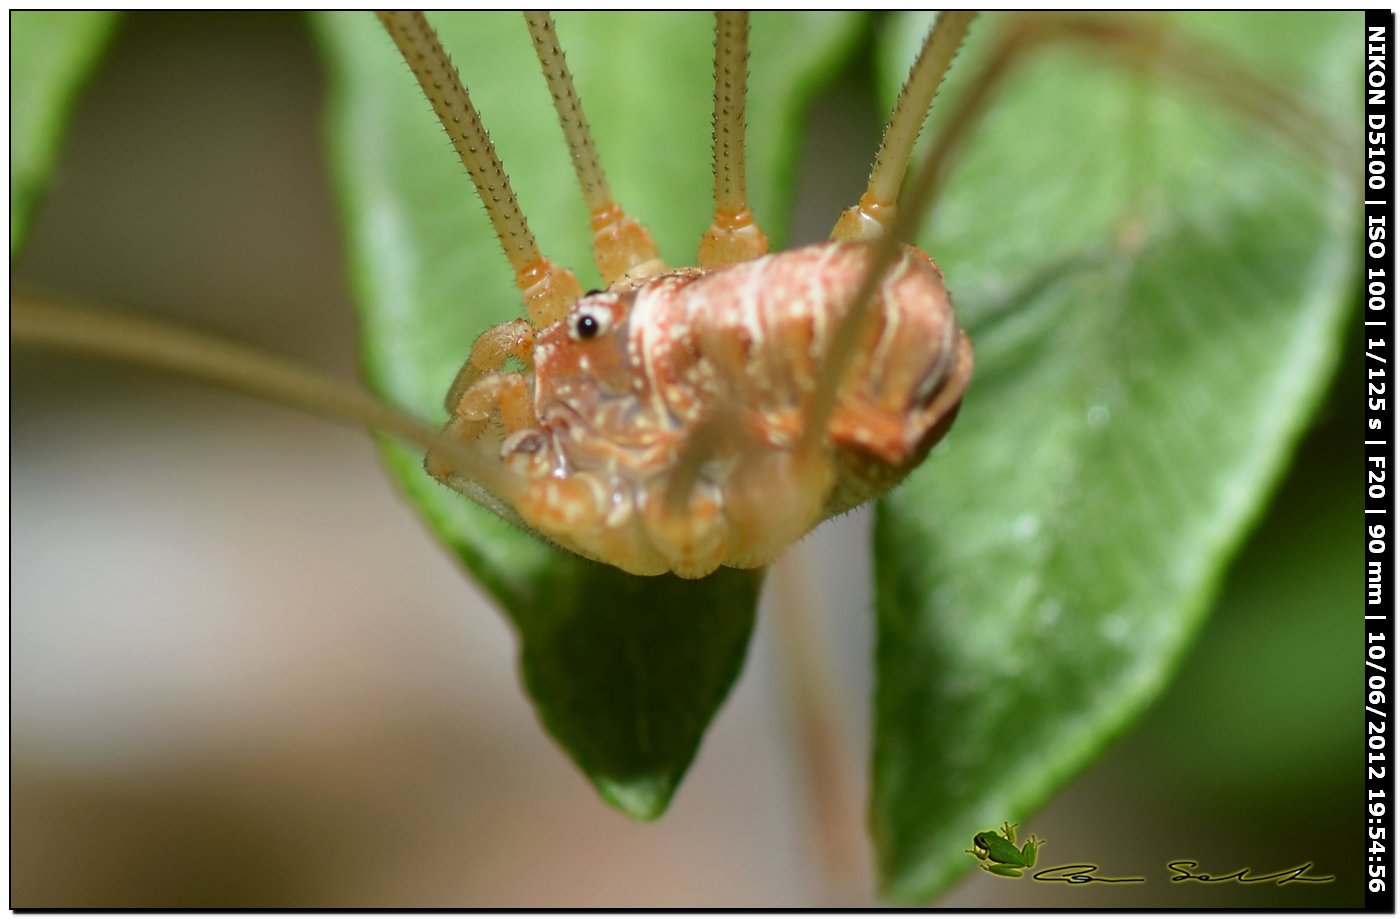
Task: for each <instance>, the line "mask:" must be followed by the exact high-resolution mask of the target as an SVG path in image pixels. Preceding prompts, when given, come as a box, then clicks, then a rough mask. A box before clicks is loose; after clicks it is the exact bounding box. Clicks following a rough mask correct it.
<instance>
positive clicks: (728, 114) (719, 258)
mask: <svg viewBox="0 0 1400 919" xmlns="http://www.w3.org/2000/svg"><path fill="white" fill-rule="evenodd" d="M748 82H749V14H748V13H746V12H733V11H729V12H719V13H716V14H715V127H714V129H715V220H714V223H713V224H711V226H710V228H709V229H708V230H706V231H705V235H704V237H703V238H702V239H701V240H700V265H701V266H702V267H705V268H716V267H719V266H721V265H732V264H734V263H735V262H742V261H747V260H748V259H751V258H757V257H758V256H760V255H763V254H764V253H765V252H767V251H768V237H766V236H764V235H763V231H762V230H761V229H759V227H758V224H757V223H755V222H754V218H753V212H752V211H750V210H749V202H748V189H747V187H746V184H745V178H744V97H745V94H746V93H747V91H748Z"/></svg>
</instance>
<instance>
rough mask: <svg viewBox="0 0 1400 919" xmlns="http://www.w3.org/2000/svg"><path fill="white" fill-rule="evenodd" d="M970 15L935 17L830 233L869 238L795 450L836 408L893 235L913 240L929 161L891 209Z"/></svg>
mask: <svg viewBox="0 0 1400 919" xmlns="http://www.w3.org/2000/svg"><path fill="white" fill-rule="evenodd" d="M976 15H977V14H976V13H975V12H969V11H944V12H941V13H939V14H938V18H937V19H936V20H935V21H934V23H933V27H932V28H931V29H929V32H928V35H927V37H926V38H925V39H924V46H923V49H922V50H921V51H920V52H919V58H918V60H917V61H915V63H914V66H913V68H912V70H911V71H910V74H909V79H908V81H907V82H906V83H905V86H904V89H903V90H901V92H900V98H899V102H898V103H897V104H896V107H895V112H894V114H893V115H892V116H891V117H890V124H889V126H888V127H887V128H886V130H885V137H884V140H883V141H881V144H880V152H879V154H877V156H876V159H875V166H874V168H873V169H872V170H871V175H870V182H869V184H868V186H867V188H866V191H865V193H864V194H863V195H862V196H861V200H860V203H859V204H857V205H856V206H855V207H853V208H850V209H849V210H847V211H846V212H845V213H843V214H842V215H841V219H840V220H838V221H837V224H836V228H835V229H834V230H833V231H832V234H831V235H832V238H833V239H837V240H842V239H849V240H873V241H874V242H875V247H874V250H873V252H872V255H871V260H870V264H869V267H868V268H867V270H866V274H865V277H864V278H863V279H862V280H861V285H860V288H859V289H858V290H857V292H856V294H855V298H854V300H853V301H852V303H851V308H850V309H849V310H848V311H847V312H846V315H844V316H843V317H842V318H841V321H840V323H838V324H837V326H836V330H835V332H834V333H833V335H832V338H831V341H832V345H831V348H830V349H829V350H828V351H827V354H826V357H825V359H824V360H823V362H822V366H821V371H820V373H819V374H818V376H817V387H816V389H815V390H814V391H813V393H812V398H811V401H810V402H809V403H808V409H807V420H806V423H805V426H804V428H803V431H802V437H801V440H800V442H799V446H798V452H799V454H807V453H810V452H811V451H813V450H815V449H816V448H817V447H818V445H819V444H820V443H821V439H822V438H823V437H824V435H825V432H826V425H827V422H828V421H830V419H831V416H832V414H833V413H834V412H835V411H836V403H837V395H838V392H839V389H840V385H841V380H842V377H844V376H845V373H846V368H847V367H849V366H850V363H851V360H852V359H853V358H854V357H855V353H856V345H857V343H858V339H859V335H858V332H859V330H860V328H861V326H862V325H863V324H864V322H865V319H866V316H867V315H868V314H869V312H870V307H871V304H872V303H873V302H874V299H875V290H876V288H877V287H879V285H880V282H881V280H882V279H883V277H884V274H885V272H886V271H887V270H888V269H889V268H890V266H891V265H893V264H894V262H895V259H896V258H897V257H898V256H899V251H900V245H901V240H905V239H912V238H913V236H914V231H915V229H916V228H917V226H918V221H919V220H920V219H921V218H922V215H923V212H924V208H925V207H926V206H927V204H928V201H929V199H930V196H931V195H932V191H933V187H934V182H935V179H936V177H937V176H936V172H935V169H934V166H935V164H934V163H932V162H931V161H930V159H929V158H928V157H926V158H925V161H924V162H923V163H922V164H921V167H920V169H919V172H918V175H917V177H916V179H915V182H914V187H913V188H912V189H911V191H910V195H909V196H908V198H907V200H906V202H905V207H904V208H903V209H899V208H897V207H896V200H897V198H898V195H899V188H900V185H901V184H902V183H903V180H904V173H905V171H906V170H907V168H908V165H909V158H910V154H911V152H912V150H913V147H914V141H915V140H916V139H917V138H918V134H919V129H920V127H921V126H922V125H923V122H924V119H925V118H926V117H927V115H928V109H929V108H930V107H932V104H933V97H934V95H935V93H937V91H938V86H939V84H941V83H942V82H943V77H944V75H945V74H946V73H947V72H948V69H949V67H950V66H951V65H952V63H953V57H954V55H956V54H957V51H958V48H959V47H960V46H961V45H962V41H963V38H964V37H965V36H966V35H967V30H968V28H969V27H970V26H971V24H972V20H973V19H974V18H975V17H976ZM909 100H914V101H915V102H919V103H920V104H921V105H922V106H923V107H922V108H916V107H915V106H914V105H913V104H912V103H911V102H910V101H909ZM887 221H888V222H887Z"/></svg>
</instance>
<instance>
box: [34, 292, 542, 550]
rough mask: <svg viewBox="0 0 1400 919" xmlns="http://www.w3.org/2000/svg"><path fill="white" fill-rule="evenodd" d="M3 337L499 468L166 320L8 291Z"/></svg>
mask: <svg viewBox="0 0 1400 919" xmlns="http://www.w3.org/2000/svg"><path fill="white" fill-rule="evenodd" d="M10 342H11V344H13V345H17V346H20V347H30V348H46V349H51V350H60V351H73V352H78V353H82V354H89V355H95V356H99V357H107V358H112V359H115V360H120V361H125V362H128V363H133V364H138V365H141V366H145V367H150V368H154V369H157V370H164V371H167V372H170V373H177V374H181V375H183V376H187V377H191V378H193V379H196V380H200V381H203V382H205V383H211V384H213V385H215V386H221V387H224V388H226V389H232V390H236V391H239V392H243V393H247V394H249V395H252V396H256V397H258V398H260V399H265V400H267V401H269V402H274V403H277V404H280V405H286V406H290V407H291V408H295V409H299V410H301V411H305V412H310V413H311V414H313V415H320V416H321V417H323V418H329V419H331V420H333V421H341V422H345V423H348V424H351V425H353V426H355V427H361V428H365V429H368V430H370V431H374V432H376V433H379V434H387V435H389V436H391V437H394V438H396V439H398V440H401V441H403V442H404V443H407V444H410V445H412V446H414V447H418V448H420V449H422V450H425V451H427V450H433V451H436V452H438V453H439V454H441V455H442V456H444V457H445V458H447V459H450V460H451V461H452V462H453V463H454V464H455V465H456V466H457V468H459V469H461V470H462V471H463V472H464V473H467V474H469V475H472V476H473V477H474V478H475V479H476V480H477V481H478V482H482V483H485V484H486V485H488V486H489V485H490V483H491V482H492V481H493V480H494V479H495V478H496V477H497V476H498V475H499V469H498V468H496V467H493V466H491V465H490V464H488V463H487V462H486V461H485V460H484V459H483V457H482V456H481V455H480V454H478V453H476V452H475V451H473V450H470V449H468V448H467V446H466V445H464V444H462V443H460V442H458V441H456V440H453V439H449V438H444V437H443V436H442V435H441V434H440V433H439V432H438V429H437V428H436V427H434V426H433V425H431V424H429V423H428V422H426V421H423V420H422V419H419V418H416V417H414V416H413V415H410V414H409V413H407V412H405V411H402V410H400V409H397V408H394V407H393V406H391V405H389V404H387V403H385V402H383V401H382V400H380V399H379V398H377V397H376V396H374V395H373V394H372V393H370V392H369V391H368V390H366V389H364V388H362V387H360V386H358V385H356V384H355V383H351V382H349V381H346V380H337V379H335V378H333V377H330V376H327V375H325V374H322V373H318V372H317V371H315V370H312V369H310V368H308V367H303V366H302V365H300V364H297V363H295V362H294V361H291V360H288V359H287V358H283V357H278V356H277V355H274V354H269V353H267V352H264V351H261V350H259V349H257V348H253V347H250V346H248V345H243V344H239V343H238V342H234V341H228V340H225V339H222V338H219V337H217V336H214V335H210V334H208V333H205V332H198V331H194V330H192V329H185V328H181V327H180V326H178V325H176V324H175V323H172V322H168V321H166V320H162V319H157V318H154V317H147V316H141V315H139V314H137V313H134V312H130V311H126V310H117V309H113V308H111V307H96V306H89V305H77V304H74V303H70V302H66V301H63V300H58V299H53V298H50V297H45V296H40V295H37V294H32V293H26V292H16V291H11V294H10ZM469 497H472V498H473V499H474V500H476V501H477V502H478V503H480V504H482V505H483V506H485V507H486V508H487V509H489V510H491V511H494V512H495V513H496V514H498V515H500V516H501V517H503V518H504V519H506V520H509V521H511V522H515V521H516V520H518V517H516V515H515V514H514V512H513V511H512V510H510V508H508V507H506V506H505V505H503V504H502V503H501V501H500V500H499V499H497V498H496V497H495V496H494V495H493V494H491V493H490V492H489V491H487V490H486V489H484V488H483V489H481V490H480V492H479V493H478V494H472V495H470V496H469Z"/></svg>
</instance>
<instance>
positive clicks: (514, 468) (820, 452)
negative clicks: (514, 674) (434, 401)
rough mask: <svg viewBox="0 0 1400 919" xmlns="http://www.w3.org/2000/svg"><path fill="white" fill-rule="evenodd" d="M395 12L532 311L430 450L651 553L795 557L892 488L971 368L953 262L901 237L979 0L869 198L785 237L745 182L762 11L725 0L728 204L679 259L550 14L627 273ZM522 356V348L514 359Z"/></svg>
mask: <svg viewBox="0 0 1400 919" xmlns="http://www.w3.org/2000/svg"><path fill="white" fill-rule="evenodd" d="M380 18H381V20H382V21H383V23H384V25H385V27H386V28H387V30H388V32H389V33H390V35H391V36H392V37H393V39H394V41H395V43H396V44H397V46H398V47H399V49H400V51H401V52H402V53H403V55H404V58H405V60H406V61H407V62H408V63H409V65H410V68H411V69H412V70H413V72H414V75H415V76H416V77H417V79H418V82H419V85H420V86H421V87H422V88H423V90H424V92H425V94H426V95H427V97H428V99H429V101H430V102H431V103H432V105H433V109H434V111H435V112H436V113H437V115H438V117H439V119H440V120H441V122H442V124H443V126H444V128H445V129H446V130H447V133H448V135H449V137H450V138H451V139H452V142H453V144H454V146H455V147H456V149H457V151H458V153H459V155H460V156H461V158H462V161H463V163H464V164H465V165H466V166H467V169H468V172H469V173H470V174H471V176H472V178H473V181H474V182H475V184H476V187H477V191H478V193H479V195H480V197H481V199H482V202H483V204H485V206H486V209H487V212H488V214H489V215H490V218H491V221H492V223H493V225H494V227H495V230H496V235H497V237H498V239H500V241H501V244H502V247H503V249H504V250H505V253H506V256H507V258H508V259H509V260H510V263H511V267H512V269H513V271H514V274H515V281H516V286H517V287H518V288H519V290H520V291H521V295H522V299H523V301H524V306H525V312H526V315H527V316H528V320H526V319H517V320H513V321H511V322H506V323H503V324H501V325H498V326H496V327H494V328H491V329H488V330H487V331H485V332H484V333H482V334H481V336H480V337H479V338H477V340H476V342H475V343H474V344H473V345H472V347H471V351H470V354H469V356H468V358H467V360H466V362H465V364H464V365H463V367H462V369H461V371H460V372H459V373H458V374H457V378H456V379H455V380H454V381H453V383H452V386H451V387H450V389H449V391H448V394H447V398H446V406H447V410H448V412H449V413H450V416H451V417H450V420H449V421H448V423H447V426H446V428H445V429H444V431H443V434H442V439H441V441H440V444H441V446H440V448H438V449H434V450H430V451H429V453H428V456H427V460H426V468H427V469H428V471H429V473H431V474H432V475H433V476H434V477H435V478H437V479H438V480H440V481H442V482H444V483H446V484H447V485H449V486H451V487H453V488H455V489H457V490H459V491H461V492H463V493H464V494H466V495H468V496H470V497H473V498H476V499H478V500H480V499H481V497H482V489H483V488H484V489H486V490H487V491H488V492H489V493H490V495H491V497H492V498H494V499H495V500H493V501H491V502H490V503H491V505H492V506H493V507H494V509H496V510H497V512H498V513H502V514H503V515H504V516H507V517H509V518H511V519H514V520H515V521H516V522H518V523H522V524H523V525H525V526H527V527H528V528H530V529H531V530H533V531H535V532H537V533H539V534H540V535H541V536H543V537H544V538H546V539H548V540H551V541H553V542H555V543H557V544H558V545H560V546H563V547H564V548H566V549H570V550H572V551H574V552H577V553H579V554H581V555H584V556H586V557H589V558H592V559H595V560H598V561H601V562H605V563H607V564H610V565H614V566H616V567H618V568H621V569H623V570H624V571H627V572H630V573H633V574H639V575H655V574H662V573H665V572H674V573H675V574H677V575H680V576H682V577H689V578H695V577H703V576H705V575H707V574H709V573H711V572H713V571H714V570H715V569H716V568H718V567H720V566H730V567H738V568H752V567H759V566H763V565H766V564H768V563H770V562H771V561H773V560H774V559H775V558H776V557H777V556H778V555H779V554H780V553H781V552H782V551H783V550H784V549H785V548H786V547H787V546H788V545H790V544H791V543H792V542H793V541H795V540H797V539H798V538H800V537H801V536H803V535H804V534H805V533H807V532H808V531H809V530H811V529H812V528H813V527H814V526H816V525H817V524H819V523H821V522H822V521H823V520H825V519H827V518H828V517H830V516H832V515H834V514H838V513H841V512H842V511H845V510H847V509H849V508H851V507H854V506H856V505H858V504H861V503H864V502H866V501H868V500H871V499H873V498H875V497H878V496H880V495H881V494H884V493H885V492H886V491H888V490H889V489H890V488H892V487H893V486H894V485H896V484H897V483H898V482H899V481H900V480H902V479H903V478H904V477H905V476H906V475H907V474H908V473H909V472H910V471H911V470H913V469H914V468H915V467H917V466H918V465H919V464H920V463H921V462H923V460H924V458H925V457H926V456H927V454H928V452H929V450H930V449H931V448H932V447H933V446H934V444H936V443H937V442H938V440H939V439H941V438H942V436H943V435H944V434H945V433H946V432H947V430H948V428H949V426H950V425H951V424H952V421H953V419H954V417H955V415H956V413H957V410H958V407H959V405H960V404H961V401H962V397H963V393H964V392H965V390H966V388H967V385H968V381H969V379H970V377H971V374H972V350H971V346H970V343H969V341H968V338H967V336H966V335H965V334H964V333H963V331H962V330H961V329H960V328H959V327H958V324H957V320H956V317H955V316H954V314H953V309H952V304H951V301H950V298H949V294H948V290H947V287H946V286H945V284H944V279H943V274H942V271H941V270H940V269H939V267H938V265H937V264H936V263H935V262H934V261H933V259H931V258H929V257H928V256H927V255H925V254H924V253H923V252H921V251H919V250H918V249H916V248H913V247H912V246H908V245H903V244H899V243H897V242H896V240H897V238H898V236H899V235H901V234H902V233H904V232H907V227H904V226H902V225H900V222H899V220H898V218H897V213H898V212H897V209H896V198H897V196H898V193H899V189H900V185H901V183H902V181H903V178H904V173H905V171H906V169H907V165H908V162H909V158H910V152H911V151H912V148H913V145H914V140H915V138H916V137H917V135H918V133H919V129H920V126H921V125H922V123H923V121H924V118H925V115H926V113H927V110H928V108H929V105H930V103H931V101H932V98H933V96H934V93H935V92H936V90H937V87H938V85H939V83H940V82H941V80H942V77H943V75H944V73H945V72H946V70H947V68H948V66H949V64H950V63H951V60H952V57H953V55H954V53H955V52H956V50H957V47H958V45H959V43H960V42H961V39H962V36H963V34H964V33H965V31H966V29H967V27H968V24H969V22H970V20H971V14H960V13H953V14H944V15H941V16H940V17H939V19H938V21H937V22H936V23H935V25H934V27H933V29H932V30H930V32H929V35H928V37H927V39H926V41H925V44H924V48H923V51H922V52H921V53H920V55H919V58H918V60H917V61H916V62H915V64H914V67H913V69H912V71H911V74H910V78H909V81H908V82H907V84H906V86H905V88H904V91H903V92H902V93H901V96H900V100H899V103H898V104H897V106H896V109H895V113H894V115H893V116H892V118H891V121H890V124H889V127H888V128H887V131H886V135H885V139H884V141H883V143H882V145H881V149H880V152H879V154H878V156H877V159H876V163H875V167H874V169H873V170H872V173H871V178H870V183H869V186H868V188H867V190H866V192H865V194H864V195H863V196H862V198H861V200H860V202H859V203H858V204H857V205H856V206H855V207H853V208H851V209H849V210H848V211H846V212H845V213H844V214H842V215H841V217H840V219H839V221H838V222H837V224H836V228H835V230H834V231H833V232H832V237H831V240H830V241H828V242H825V243H820V244H817V245H812V246H808V247H805V248H801V249H796V250H792V251H789V252H783V253H778V254H767V250H768V242H767V239H766V237H765V235H764V234H763V232H762V230H760V229H759V227H758V225H757V223H756V222H755V220H754V216H753V214H752V213H751V212H750V210H749V208H748V204H747V200H746V190H745V185H744V154H743V125H744V98H745V92H746V85H745V84H746V82H747V76H746V68H747V64H746V62H747V55H748V52H747V42H748V28H749V27H748V18H747V14H744V13H719V14H717V21H716V41H715V47H716V53H715V124H714V135H715V210H714V222H713V224H712V225H711V226H710V228H709V229H708V230H706V231H705V233H704V235H703V237H702V240H701V244H700V253H699V266H698V267H691V268H668V267H667V266H666V265H665V264H664V263H663V262H662V261H661V260H660V258H659V257H658V254H657V250H656V246H655V244H654V243H653V242H652V239H651V236H650V234H649V233H648V232H647V231H646V229H645V228H643V227H642V226H641V225H640V224H639V223H637V222H636V221H635V220H634V219H633V218H631V217H630V216H628V215H627V214H626V213H625V212H624V211H623V210H622V208H621V207H620V206H619V205H618V204H617V203H616V202H615V201H614V200H613V197H612V194H611V191H610V190H609V187H608V184H607V180H606V178H605V177H604V173H603V170H602V167H601V165H600V163H599V160H598V154H597V152H596V149H595V146H594V142H593V139H592V137H591V135H590V132H589V128H588V124H587V121H586V119H585V118H584V115H583V109H582V106H581V104H580V102H579V99H578V95H577V92H576V91H575V89H574V86H573V82H572V77H571V76H570V74H569V70H568V67H567V65H566V63H565V60H564V55H563V53H562V51H561V50H560V46H559V42H558V39H557V37H556V35H555V30H554V24H553V22H552V20H551V19H550V17H549V16H548V15H547V14H542V13H527V14H526V20H527V24H528V27H529V31H530V34H531V37H532V39H533V41H534V45H535V48H536V51H537V52H538V54H539V58H540V63H541V66H542V68H543V70H544V73H545V77H546V79H547V81H548V82H549V86H550V90H551V92H552V94H553V96H554V100H555V104H556V107H557V109H558V112H559V117H560V123H561V125H562V127H563V129H564V133H565V137H566V139H567V141H568V144H569V148H570V153H571V155H572V156H571V158H572V160H573V162H574V164H575V167H576V170H577V172H578V178H579V183H580V187H581V189H582V191H583V195H584V198H585V200H586V202H587V204H588V207H589V210H590V212H591V215H592V229H593V247H594V256H595V260H596V262H597V264H598V268H599V270H600V272H601V274H602V276H603V278H604V281H605V283H606V285H607V286H606V288H605V289H601V290H593V291H589V292H587V293H584V292H583V291H582V290H581V288H580V286H579V284H578V281H577V280H576V279H575V277H574V275H573V274H572V272H570V271H568V270H567V269H564V268H562V267H560V266H558V265H556V264H555V263H553V262H552V261H550V260H549V259H548V258H547V257H545V256H544V255H543V254H542V253H541V252H540V251H539V249H538V246H537V245H536V243H535V241H534V238H533V236H532V235H531V233H530V230H529V228H528V226H527V224H526V221H525V218H524V216H523V214H522V213H521V212H520V209H519V207H518V205H517V204H516V201H515V196H514V194H513V193H512V192H511V190H510V185H509V182H508V180H507V179H506V175H505V171H504V169H503V168H502V166H501V163H500V162H499V160H498V159H497V157H496V154H495V152H494V150H493V148H492V146H491V142H490V140H489V138H488V136H487V134H486V131H485V130H484V128H483V127H482V124H481V120H480V118H479V116H478V115H477V113H476V111H475V109H474V108H473V106H472V103H471V101H470V98H469V97H468V95H467V91H466V89H465V88H464V87H463V86H462V84H461V82H460V80H459V78H458V76H457V73H456V70H455V69H454V67H453V66H452V64H451V62H450V61H449V60H448V58H447V55H446V53H445V52H444V50H443V49H442V46H441V44H440V43H439V41H438V38H437V35H436V34H435V32H434V31H433V29H432V27H431V26H430V25H429V24H428V22H427V20H426V18H425V17H424V16H423V15H422V14H421V13H382V14H380ZM511 360H514V361H516V362H518V363H519V364H520V365H522V367H523V368H524V369H523V370H508V369H506V368H507V366H508V362H509V361H511Z"/></svg>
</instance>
